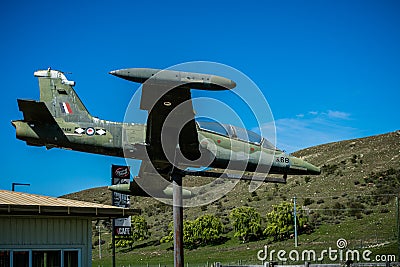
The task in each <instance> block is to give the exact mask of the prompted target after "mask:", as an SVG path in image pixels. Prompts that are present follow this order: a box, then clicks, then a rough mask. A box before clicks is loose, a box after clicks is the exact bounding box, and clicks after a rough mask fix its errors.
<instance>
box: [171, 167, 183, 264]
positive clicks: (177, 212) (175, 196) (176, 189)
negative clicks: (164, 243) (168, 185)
mask: <svg viewBox="0 0 400 267" xmlns="http://www.w3.org/2000/svg"><path fill="white" fill-rule="evenodd" d="M182 177H183V175H182V174H181V173H180V172H179V171H174V172H172V174H171V179H172V188H173V193H172V201H173V217H174V266H175V267H183V266H184V263H183V262H184V261H183V201H182Z"/></svg>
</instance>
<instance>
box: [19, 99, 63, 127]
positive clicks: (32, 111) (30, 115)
mask: <svg viewBox="0 0 400 267" xmlns="http://www.w3.org/2000/svg"><path fill="white" fill-rule="evenodd" d="M17 101H18V107H19V110H20V111H22V113H23V114H24V121H26V122H43V123H48V124H52V123H56V121H55V120H54V118H53V116H52V115H51V113H50V111H49V110H48V108H47V107H46V104H45V103H43V102H37V101H34V100H22V99H18V100H17Z"/></svg>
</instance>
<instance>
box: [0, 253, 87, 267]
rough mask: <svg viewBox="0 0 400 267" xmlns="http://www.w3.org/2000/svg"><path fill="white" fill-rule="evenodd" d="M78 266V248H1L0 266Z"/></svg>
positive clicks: (79, 257)
mask: <svg viewBox="0 0 400 267" xmlns="http://www.w3.org/2000/svg"><path fill="white" fill-rule="evenodd" d="M10 266H12V267H80V266H81V250H80V249H54V250H51V249H50V250H34V249H28V250H26V251H25V250H18V249H16V250H13V249H10V250H1V249H0V267H10Z"/></svg>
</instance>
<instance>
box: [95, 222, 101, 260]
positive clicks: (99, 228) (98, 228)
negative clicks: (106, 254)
mask: <svg viewBox="0 0 400 267" xmlns="http://www.w3.org/2000/svg"><path fill="white" fill-rule="evenodd" d="M96 229H97V230H98V231H99V259H101V226H100V225H97V226H96Z"/></svg>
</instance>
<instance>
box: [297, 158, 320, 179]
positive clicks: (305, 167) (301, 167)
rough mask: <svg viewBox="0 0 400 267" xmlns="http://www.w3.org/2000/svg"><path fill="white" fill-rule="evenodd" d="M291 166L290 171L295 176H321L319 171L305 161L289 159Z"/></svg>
mask: <svg viewBox="0 0 400 267" xmlns="http://www.w3.org/2000/svg"><path fill="white" fill-rule="evenodd" d="M290 162H291V166H290V169H291V171H292V172H293V173H295V174H309V175H319V174H321V169H320V168H319V167H317V166H314V165H313V164H311V163H308V162H307V161H305V160H303V159H300V158H297V157H293V156H292V157H291V158H290Z"/></svg>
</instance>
